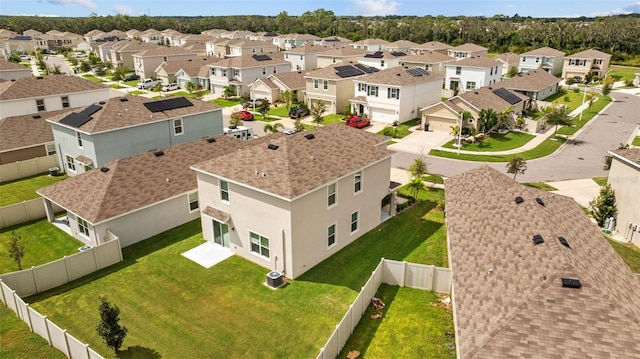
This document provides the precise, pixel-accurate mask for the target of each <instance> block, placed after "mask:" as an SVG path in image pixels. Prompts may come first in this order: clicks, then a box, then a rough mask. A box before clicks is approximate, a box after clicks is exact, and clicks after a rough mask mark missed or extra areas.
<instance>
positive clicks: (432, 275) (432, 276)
mask: <svg viewBox="0 0 640 359" xmlns="http://www.w3.org/2000/svg"><path fill="white" fill-rule="evenodd" d="M430 269H431V270H430V271H429V287H428V288H427V290H433V288H435V285H436V284H435V283H434V282H433V281H434V280H435V278H436V276H435V273H436V267H435V266H431V268H430Z"/></svg>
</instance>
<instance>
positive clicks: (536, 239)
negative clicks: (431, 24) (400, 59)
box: [533, 234, 544, 246]
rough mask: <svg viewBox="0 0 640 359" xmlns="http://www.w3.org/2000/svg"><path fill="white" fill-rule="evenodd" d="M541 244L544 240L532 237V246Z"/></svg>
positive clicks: (539, 237)
mask: <svg viewBox="0 0 640 359" xmlns="http://www.w3.org/2000/svg"><path fill="white" fill-rule="evenodd" d="M542 243H544V239H542V236H541V235H539V234H536V235H534V236H533V244H535V245H536V246H537V245H538V244H542Z"/></svg>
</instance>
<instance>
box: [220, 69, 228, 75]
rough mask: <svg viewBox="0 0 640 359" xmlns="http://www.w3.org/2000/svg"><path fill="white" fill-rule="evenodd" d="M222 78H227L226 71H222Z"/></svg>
mask: <svg viewBox="0 0 640 359" xmlns="http://www.w3.org/2000/svg"><path fill="white" fill-rule="evenodd" d="M221 75H222V77H227V69H222V74H221Z"/></svg>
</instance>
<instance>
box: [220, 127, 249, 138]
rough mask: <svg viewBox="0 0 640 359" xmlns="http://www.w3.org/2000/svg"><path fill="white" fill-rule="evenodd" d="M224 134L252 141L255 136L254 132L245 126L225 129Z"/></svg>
mask: <svg viewBox="0 0 640 359" xmlns="http://www.w3.org/2000/svg"><path fill="white" fill-rule="evenodd" d="M224 134H225V135H227V136H229V137H235V138H237V139H240V140H245V141H246V140H250V139H252V138H253V137H255V136H254V134H253V130H252V129H251V128H249V127H244V126H229V127H225V128H224Z"/></svg>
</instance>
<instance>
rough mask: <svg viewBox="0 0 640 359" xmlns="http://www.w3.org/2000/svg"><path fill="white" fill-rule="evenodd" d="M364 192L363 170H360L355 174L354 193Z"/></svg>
mask: <svg viewBox="0 0 640 359" xmlns="http://www.w3.org/2000/svg"><path fill="white" fill-rule="evenodd" d="M361 192H362V171H358V172H356V173H354V174H353V193H354V194H358V193H361Z"/></svg>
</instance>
